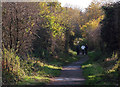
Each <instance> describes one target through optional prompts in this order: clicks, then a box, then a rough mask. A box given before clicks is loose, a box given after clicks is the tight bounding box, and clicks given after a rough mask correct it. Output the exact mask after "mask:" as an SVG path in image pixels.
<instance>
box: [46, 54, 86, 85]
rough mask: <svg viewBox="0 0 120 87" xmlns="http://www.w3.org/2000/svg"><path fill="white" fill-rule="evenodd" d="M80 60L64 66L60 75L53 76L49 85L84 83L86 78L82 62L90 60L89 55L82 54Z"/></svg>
mask: <svg viewBox="0 0 120 87" xmlns="http://www.w3.org/2000/svg"><path fill="white" fill-rule="evenodd" d="M80 58H81V59H80V60H79V61H77V62H73V63H72V64H69V65H67V66H64V67H63V68H62V71H61V75H60V76H59V77H55V78H51V82H50V83H49V84H48V85H82V84H84V82H85V78H84V77H83V74H82V69H81V64H82V63H84V62H85V61H87V60H88V56H86V55H80Z"/></svg>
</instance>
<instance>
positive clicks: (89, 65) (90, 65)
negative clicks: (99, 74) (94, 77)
mask: <svg viewBox="0 0 120 87" xmlns="http://www.w3.org/2000/svg"><path fill="white" fill-rule="evenodd" d="M87 67H92V64H87V65H82V68H87Z"/></svg>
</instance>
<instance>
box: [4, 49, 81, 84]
mask: <svg viewBox="0 0 120 87" xmlns="http://www.w3.org/2000/svg"><path fill="white" fill-rule="evenodd" d="M5 51H6V54H5V58H6V59H9V60H10V59H11V60H12V61H16V62H15V63H13V62H9V65H11V66H8V67H9V71H7V70H3V77H5V78H4V79H3V80H4V82H3V83H4V84H9V85H18V86H19V85H22V86H24V85H46V84H47V83H48V82H49V81H50V78H51V77H56V76H59V75H60V71H61V69H62V66H63V65H66V64H69V63H71V62H74V61H77V60H78V59H80V58H79V56H77V53H76V52H74V51H72V50H69V53H68V54H65V53H64V54H62V53H61V54H59V58H57V59H55V58H53V59H52V60H51V61H44V60H40V58H36V57H31V56H29V55H28V57H27V58H25V59H24V60H21V58H20V57H18V56H17V55H16V54H15V52H13V51H8V50H6V49H5ZM6 55H7V56H6ZM11 60H10V61H11ZM12 68H13V69H12ZM5 81H6V82H5ZM4 84H3V85H4Z"/></svg>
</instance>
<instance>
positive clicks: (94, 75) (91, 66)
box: [82, 51, 118, 85]
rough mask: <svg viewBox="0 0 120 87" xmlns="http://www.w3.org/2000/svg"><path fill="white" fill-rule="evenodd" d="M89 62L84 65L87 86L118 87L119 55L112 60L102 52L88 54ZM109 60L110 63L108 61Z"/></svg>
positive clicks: (113, 56)
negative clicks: (111, 86) (112, 86)
mask: <svg viewBox="0 0 120 87" xmlns="http://www.w3.org/2000/svg"><path fill="white" fill-rule="evenodd" d="M88 56H89V60H88V61H87V62H85V63H84V64H83V65H82V68H83V74H84V76H85V78H86V82H85V84H86V85H117V84H118V83H117V79H118V72H117V67H118V63H117V61H116V60H117V55H115V54H113V55H112V56H111V58H110V57H109V58H108V57H106V56H105V55H102V53H101V52H100V51H93V52H89V53H88ZM108 60H109V61H108Z"/></svg>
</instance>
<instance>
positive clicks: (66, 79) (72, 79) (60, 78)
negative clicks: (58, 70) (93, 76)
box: [52, 77, 85, 81]
mask: <svg viewBox="0 0 120 87" xmlns="http://www.w3.org/2000/svg"><path fill="white" fill-rule="evenodd" d="M84 80H85V79H83V78H67V77H58V78H54V79H52V81H84Z"/></svg>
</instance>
